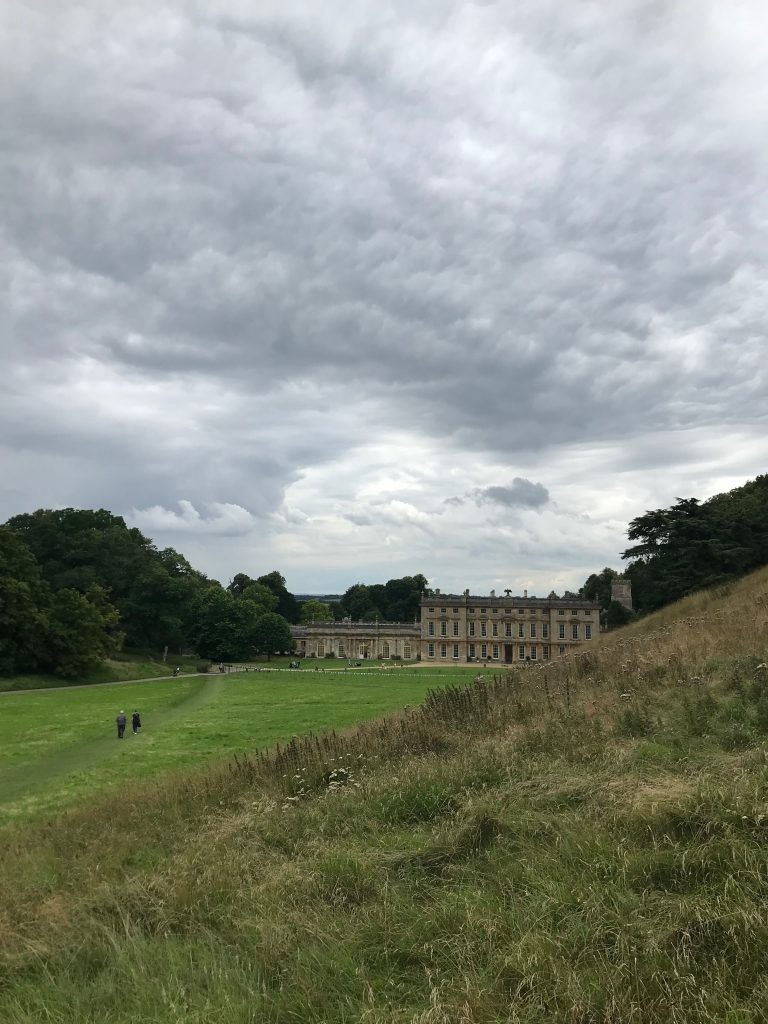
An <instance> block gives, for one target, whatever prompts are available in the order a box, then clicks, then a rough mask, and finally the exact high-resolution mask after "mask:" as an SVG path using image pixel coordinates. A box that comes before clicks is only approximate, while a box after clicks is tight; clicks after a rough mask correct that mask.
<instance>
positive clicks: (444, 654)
mask: <svg viewBox="0 0 768 1024" xmlns="http://www.w3.org/2000/svg"><path fill="white" fill-rule="evenodd" d="M440 657H441V658H447V657H448V644H440Z"/></svg>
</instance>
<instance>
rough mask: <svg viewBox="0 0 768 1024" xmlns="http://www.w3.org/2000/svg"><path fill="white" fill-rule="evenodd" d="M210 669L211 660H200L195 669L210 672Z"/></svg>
mask: <svg viewBox="0 0 768 1024" xmlns="http://www.w3.org/2000/svg"><path fill="white" fill-rule="evenodd" d="M210 670H211V663H210V661H198V663H197V668H196V669H195V671H196V672H210Z"/></svg>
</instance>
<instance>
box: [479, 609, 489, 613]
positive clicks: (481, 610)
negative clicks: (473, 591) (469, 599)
mask: <svg viewBox="0 0 768 1024" xmlns="http://www.w3.org/2000/svg"><path fill="white" fill-rule="evenodd" d="M487 611H488V609H487V608H481V609H480V614H481V615H485V613H486V612H487Z"/></svg>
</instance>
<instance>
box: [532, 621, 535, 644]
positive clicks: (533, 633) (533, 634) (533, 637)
mask: <svg viewBox="0 0 768 1024" xmlns="http://www.w3.org/2000/svg"><path fill="white" fill-rule="evenodd" d="M535 637H536V623H535V622H532V623H531V639H532V640H533V639H535Z"/></svg>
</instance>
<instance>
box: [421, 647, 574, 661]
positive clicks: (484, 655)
mask: <svg viewBox="0 0 768 1024" xmlns="http://www.w3.org/2000/svg"><path fill="white" fill-rule="evenodd" d="M449 647H450V648H451V656H452V657H453V658H455V659H457V660H458V658H459V657H460V656H461V655H460V653H459V645H458V644H434V643H430V644H427V657H428V658H434V657H435V649H436V648H437V649H438V653H439V656H440V657H441V658H447V657H448V648H449ZM489 651H490V654H489ZM499 652H500V647H499V644H469V645H468V646H467V655H468V657H470V658H478V657H479V658H480V660H481V661H487V660H490V661H498V660H499ZM560 654H565V647H564V646H561V647H560ZM549 657H550V646H549V644H542V646H541V658H542V660H543V661H549ZM517 659H518V661H538V660H539V648H538V646H537V645H536V644H531V645H530V646H528V647H526V645H525V644H518V645H517Z"/></svg>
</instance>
